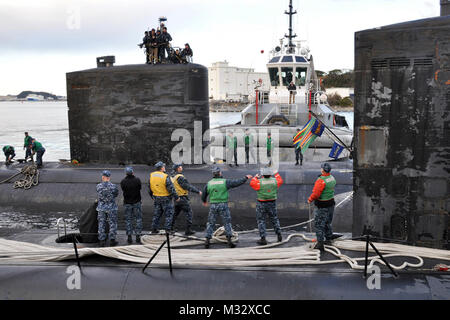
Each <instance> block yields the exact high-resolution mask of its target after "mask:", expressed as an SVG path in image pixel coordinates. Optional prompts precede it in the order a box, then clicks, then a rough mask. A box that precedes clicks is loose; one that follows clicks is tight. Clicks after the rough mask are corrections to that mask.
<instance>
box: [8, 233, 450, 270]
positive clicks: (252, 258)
mask: <svg viewBox="0 0 450 320" xmlns="http://www.w3.org/2000/svg"><path fill="white" fill-rule="evenodd" d="M298 237H300V238H303V239H304V240H305V241H308V242H307V243H306V244H305V243H300V244H299V245H297V246H295V245H291V246H288V247H280V246H281V245H283V244H286V243H288V242H290V241H292V239H293V238H298ZM170 238H171V248H173V252H172V262H173V265H174V266H179V267H183V266H184V267H186V266H210V267H256V266H299V265H324V264H335V263H347V264H348V265H349V266H350V268H352V269H357V270H359V269H363V268H364V265H363V264H362V265H360V264H359V263H358V262H359V261H364V259H365V258H364V257H361V258H352V257H349V256H348V255H345V254H343V253H342V252H341V250H350V251H361V252H364V251H365V242H364V241H353V240H340V241H335V242H334V243H333V245H325V250H326V251H327V252H329V253H330V254H332V255H334V256H335V257H336V259H335V260H327V261H322V260H320V251H319V250H317V249H314V243H312V242H309V241H312V239H310V238H308V237H306V236H305V235H304V234H301V233H294V234H290V235H289V236H288V237H287V238H286V239H285V240H284V241H281V242H276V243H272V244H268V245H265V246H255V247H236V248H233V249H230V248H223V249H203V248H187V247H188V246H192V245H198V244H199V241H198V240H199V239H200V238H195V237H192V238H191V237H188V238H185V237H180V236H177V235H171V236H170ZM165 239H166V236H165V235H164V234H159V235H151V236H143V237H142V238H141V241H142V243H143V245H130V246H120V247H106V248H80V249H79V250H78V253H79V255H80V257H85V256H90V255H94V254H97V255H101V256H105V257H109V258H114V259H119V260H125V261H130V262H135V263H146V262H147V261H148V259H149V257H151V256H152V255H153V253H154V252H155V251H156V250H157V249H158V247H159V246H160V245H161V243H162V242H163V241H164V240H165ZM213 239H214V240H216V241H217V240H218V239H219V241H220V242H222V240H223V230H216V233H215V234H214V237H213ZM375 245H376V247H377V248H378V250H379V251H380V252H382V253H383V254H384V256H385V257H387V258H388V257H405V258H413V259H415V260H417V262H415V263H413V262H410V261H405V262H403V263H402V264H400V265H392V264H391V266H392V267H393V268H394V269H396V270H400V269H404V268H407V267H410V268H419V267H421V266H423V258H431V259H437V260H442V261H444V260H445V261H450V251H447V250H439V249H431V248H422V247H412V246H406V245H399V244H390V243H375ZM370 252H373V251H372V250H370ZM74 258H75V254H74V251H73V250H72V249H63V248H56V247H47V246H41V245H36V244H32V243H26V242H19V241H13V240H6V239H0V262H11V261H25V262H38V261H63V260H68V259H74ZM369 261H370V265H369V267H370V266H373V265H374V264H375V263H380V264H384V263H383V262H382V261H381V260H380V259H379V258H378V256H377V255H375V256H371V257H369ZM153 263H155V264H158V265H164V266H167V265H168V253H167V250H161V251H160V252H159V254H158V255H157V256H156V257H155V259H154V262H153Z"/></svg>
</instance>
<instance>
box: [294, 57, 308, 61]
mask: <svg viewBox="0 0 450 320" xmlns="http://www.w3.org/2000/svg"><path fill="white" fill-rule="evenodd" d="M295 62H306V59H305V58H303V57H300V56H295Z"/></svg>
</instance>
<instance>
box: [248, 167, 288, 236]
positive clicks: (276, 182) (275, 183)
mask: <svg viewBox="0 0 450 320" xmlns="http://www.w3.org/2000/svg"><path fill="white" fill-rule="evenodd" d="M261 174H262V175H263V177H262V178H261V175H259V174H258V175H256V176H255V177H253V179H252V180H251V181H250V187H252V188H253V189H255V190H256V191H257V195H258V201H257V203H256V221H257V222H258V229H259V235H260V237H261V239H260V240H258V241H257V243H258V244H260V245H266V244H267V241H266V215H268V216H269V219H270V221H271V222H272V225H273V228H274V230H275V233H276V234H277V238H278V242H280V241H281V240H282V236H281V228H280V221H279V220H278V216H277V202H276V201H277V195H278V188H279V187H280V186H281V185H282V184H283V179H282V178H281V176H280V174H279V173H278V172H277V173H275V175H274V177H272V170H271V169H270V168H262V169H261Z"/></svg>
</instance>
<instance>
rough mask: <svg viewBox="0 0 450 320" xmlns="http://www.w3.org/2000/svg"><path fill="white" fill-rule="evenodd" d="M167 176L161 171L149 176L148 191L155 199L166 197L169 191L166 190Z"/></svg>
mask: <svg viewBox="0 0 450 320" xmlns="http://www.w3.org/2000/svg"><path fill="white" fill-rule="evenodd" d="M166 180H167V174H166V173H164V172H162V171H155V172H152V173H151V174H150V189H151V190H152V192H153V195H154V196H156V197H167V196H169V191H167V188H166Z"/></svg>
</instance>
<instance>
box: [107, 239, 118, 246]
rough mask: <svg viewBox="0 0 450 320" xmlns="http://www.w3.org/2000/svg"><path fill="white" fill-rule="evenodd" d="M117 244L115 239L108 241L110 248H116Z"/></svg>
mask: <svg viewBox="0 0 450 320" xmlns="http://www.w3.org/2000/svg"><path fill="white" fill-rule="evenodd" d="M117 244H118V242H117V241H116V239H111V240H109V246H110V247H115V246H117Z"/></svg>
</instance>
